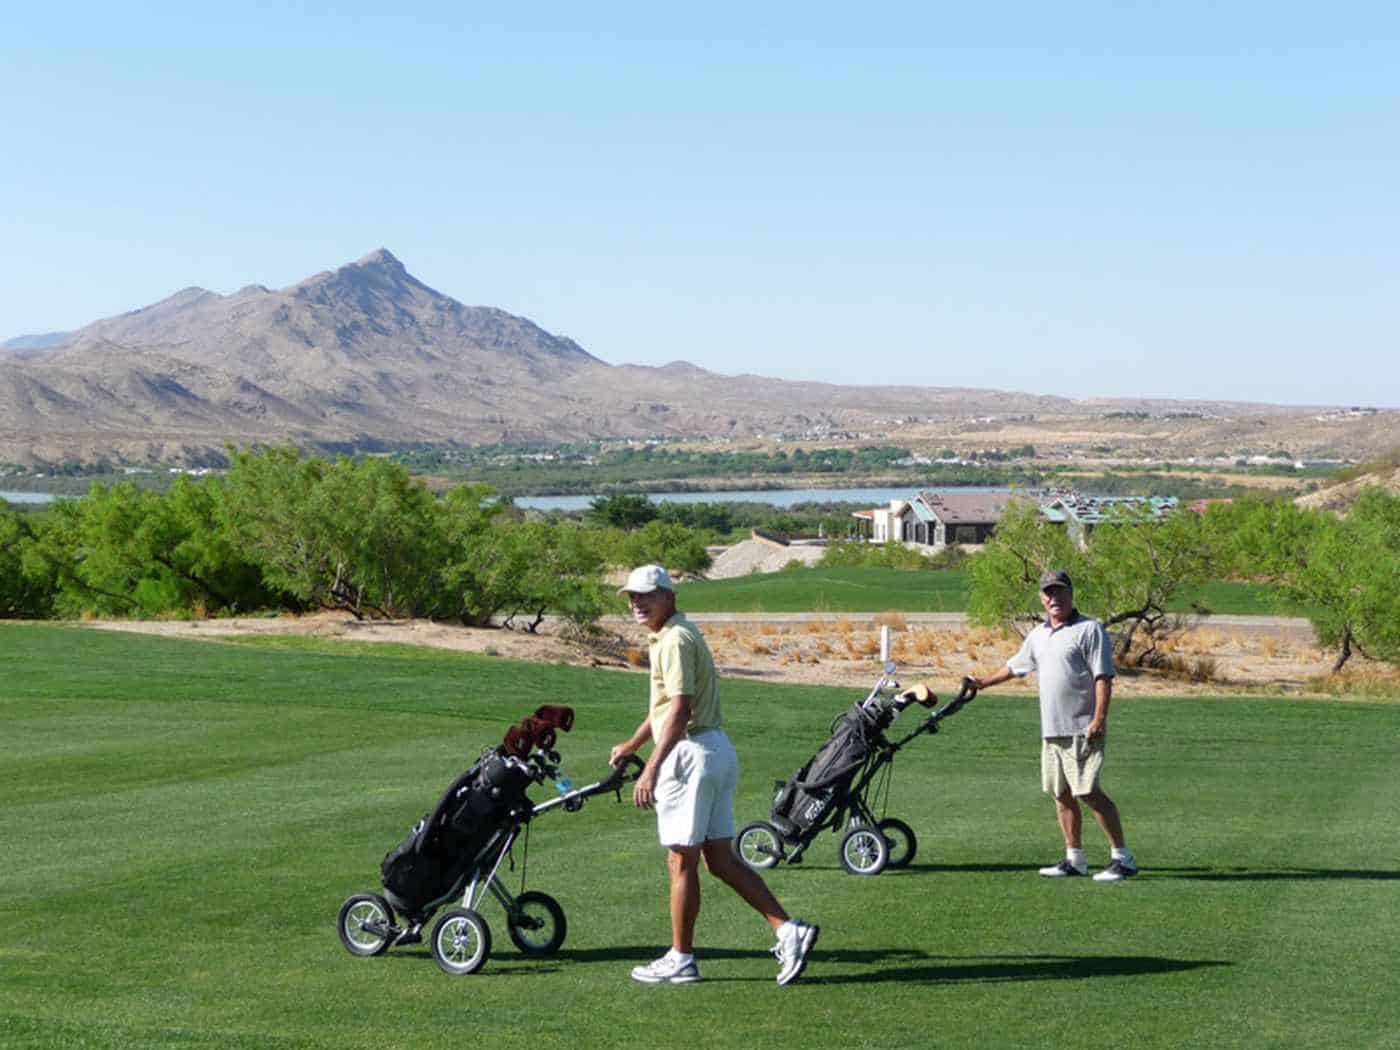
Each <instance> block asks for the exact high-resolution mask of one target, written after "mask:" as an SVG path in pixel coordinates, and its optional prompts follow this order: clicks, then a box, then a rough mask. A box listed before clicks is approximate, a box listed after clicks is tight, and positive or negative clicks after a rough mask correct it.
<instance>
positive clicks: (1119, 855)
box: [1113, 846, 1133, 860]
mask: <svg viewBox="0 0 1400 1050" xmlns="http://www.w3.org/2000/svg"><path fill="white" fill-rule="evenodd" d="M1113 859H1114V860H1132V859H1133V851H1132V850H1130V849H1129V848H1128V847H1127V846H1114V847H1113Z"/></svg>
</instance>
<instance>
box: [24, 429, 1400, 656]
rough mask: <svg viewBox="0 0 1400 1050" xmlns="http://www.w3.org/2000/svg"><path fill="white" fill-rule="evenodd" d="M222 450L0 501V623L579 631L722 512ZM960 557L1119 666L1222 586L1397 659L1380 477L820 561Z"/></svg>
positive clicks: (392, 466)
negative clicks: (1254, 591) (264, 619)
mask: <svg viewBox="0 0 1400 1050" xmlns="http://www.w3.org/2000/svg"><path fill="white" fill-rule="evenodd" d="M229 461H230V465H229V469H228V472H227V474H226V475H223V476H215V475H211V476H207V477H204V478H192V477H181V478H179V479H177V480H176V481H175V482H174V484H173V485H172V486H171V487H170V488H169V489H168V490H167V491H165V492H156V491H152V490H149V489H141V488H138V487H136V486H135V485H132V484H130V483H125V482H124V483H118V484H113V485H107V486H103V485H93V486H92V487H91V488H90V490H89V492H88V494H87V495H86V496H84V497H83V498H81V499H77V500H62V501H59V502H58V503H56V504H55V505H54V506H53V507H52V508H51V509H50V510H48V511H46V512H44V513H40V514H32V513H30V514H23V513H17V512H11V511H7V510H0V617H28V618H44V617H74V618H76V617H83V616H98V617H103V616H112V617H126V616H130V617H141V618H154V617H161V616H188V615H194V616H204V615H208V616H217V615H228V614H234V613H245V614H246V613H252V612H257V611H262V610H288V611H311V610H318V609H339V610H344V611H346V612H349V613H351V614H352V615H354V616H357V617H393V618H405V617H429V618H433V619H439V620H448V621H457V622H460V623H463V624H467V625H484V624H489V623H501V622H505V623H508V624H514V623H516V622H517V621H518V622H519V623H520V624H521V625H522V626H524V627H526V628H528V629H532V630H533V629H534V628H536V627H538V625H539V624H540V622H541V621H542V619H543V617H544V616H545V615H546V614H550V615H555V616H559V617H561V618H563V619H565V620H567V621H569V622H570V623H572V624H575V625H578V626H588V625H591V624H593V623H594V622H595V621H596V620H597V618H598V617H599V616H600V615H601V614H602V613H603V612H604V611H605V610H606V609H607V608H608V607H609V603H610V601H611V600H612V595H611V592H610V589H609V588H608V587H607V586H605V584H604V582H603V579H604V575H605V573H606V572H607V571H608V570H609V569H612V568H620V567H626V566H630V565H637V564H642V563H644V562H660V563H662V564H665V565H667V566H668V567H670V568H672V569H673V570H678V571H681V572H684V573H692V574H696V573H702V572H703V571H704V570H705V569H706V568H708V566H709V562H710V559H709V555H708V554H707V553H706V549H705V544H706V540H707V539H714V538H716V536H717V534H718V533H719V532H720V531H722V530H723V529H725V528H729V527H732V526H733V524H734V513H735V512H734V510H733V509H732V508H726V507H724V506H715V505H707V504H662V505H661V506H660V507H657V506H656V505H654V504H652V503H650V502H649V501H647V500H646V499H645V498H643V497H640V496H607V497H600V498H598V499H595V500H594V501H593V504H592V506H591V508H590V510H589V511H588V512H586V513H585V514H584V516H583V519H584V520H582V521H580V520H576V519H571V518H568V517H565V516H562V515H555V516H552V517H550V518H548V519H544V520H540V519H538V518H535V519H531V518H528V517H527V516H526V515H525V514H524V513H522V512H521V511H519V510H518V509H517V508H515V507H513V506H512V505H511V504H510V503H509V501H501V500H499V499H498V498H497V497H496V494H495V492H494V491H493V490H492V489H491V488H489V487H487V486H485V485H470V484H463V485H458V486H456V487H454V488H452V489H450V490H448V491H447V492H446V493H444V494H442V495H441V496H439V495H435V494H434V493H433V492H432V491H430V490H429V489H428V488H427V487H426V486H424V485H423V484H422V483H421V482H419V481H415V480H414V479H413V478H412V476H411V475H410V474H409V473H408V471H407V469H406V468H405V467H403V466H402V465H401V464H398V463H395V462H392V461H391V460H389V459H387V458H372V459H360V460H355V459H350V458H342V459H338V460H335V461H328V460H325V459H321V458H317V457H314V456H308V455H305V454H303V453H302V452H300V451H298V450H296V449H293V448H272V449H259V450H248V451H237V450H230V451H229ZM821 517H822V518H823V519H824V518H825V515H821ZM839 522H840V518H839V516H832V517H831V518H830V520H829V522H827V523H828V524H830V525H831V526H832V528H833V531H834V529H835V528H836V527H837V526H838V525H839ZM775 523H776V524H779V525H781V524H782V522H781V520H775ZM793 524H797V523H796V522H793ZM964 559H966V570H967V571H968V573H969V583H970V586H969V607H968V613H969V617H970V618H971V619H972V620H973V622H976V623H983V624H1002V625H1010V626H1021V627H1024V625H1025V623H1027V622H1028V621H1029V619H1030V618H1032V617H1035V616H1038V615H1039V614H1040V612H1041V609H1040V607H1039V604H1038V601H1037V599H1036V587H1035V584H1036V581H1037V580H1038V579H1039V576H1040V573H1041V572H1042V571H1043V569H1045V568H1046V567H1050V566H1054V567H1059V568H1065V569H1067V570H1068V571H1069V572H1070V573H1071V575H1072V576H1073V577H1074V579H1075V581H1076V601H1077V604H1078V605H1079V607H1080V608H1081V609H1083V610H1084V611H1086V612H1088V613H1090V614H1091V615H1094V616H1096V617H1097V618H1099V619H1101V620H1102V621H1103V622H1104V623H1105V625H1106V626H1108V628H1109V629H1110V631H1111V632H1112V633H1113V635H1114V638H1115V644H1116V646H1117V648H1118V653H1119V656H1120V659H1128V658H1130V657H1131V658H1132V659H1135V660H1137V661H1138V662H1141V663H1150V662H1151V661H1152V659H1153V657H1154V653H1155V652H1156V647H1157V645H1158V643H1159V642H1160V640H1161V639H1162V638H1163V637H1165V636H1166V634H1167V633H1168V632H1169V631H1171V630H1173V629H1175V627H1177V626H1178V624H1177V622H1176V621H1177V618H1175V617H1173V616H1172V615H1171V614H1169V612H1168V607H1169V605H1170V604H1172V602H1173V599H1174V598H1175V597H1176V596H1178V595H1180V594H1181V593H1183V592H1189V591H1192V590H1195V589H1198V588H1199V587H1201V586H1202V585H1203V584H1205V583H1207V582H1210V581H1212V580H1218V579H1230V578H1236V579H1247V580H1254V581H1258V582H1262V583H1266V584H1268V585H1269V586H1270V589H1271V592H1272V593H1273V594H1274V595H1275V596H1276V597H1277V598H1278V599H1279V600H1281V601H1284V602H1287V603H1289V604H1290V605H1291V606H1293V607H1299V608H1303V609H1305V610H1307V615H1308V616H1309V618H1310V619H1311V620H1312V623H1313V625H1314V627H1315V629H1316V633H1317V636H1318V640H1319V642H1320V644H1322V645H1324V646H1327V647H1331V648H1333V649H1334V650H1335V652H1336V662H1335V667H1336V668H1337V669H1340V668H1341V667H1342V666H1343V665H1344V664H1345V663H1346V662H1347V660H1348V659H1349V658H1350V657H1351V655H1352V654H1353V653H1357V652H1359V653H1362V654H1363V655H1365V656H1367V657H1370V658H1374V659H1379V660H1386V661H1392V662H1395V661H1400V496H1396V495H1393V494H1391V493H1389V492H1387V491H1385V490H1384V489H1381V488H1379V487H1371V488H1367V489H1365V490H1364V491H1363V493H1362V494H1361V496H1360V498H1359V499H1358V500H1357V501H1356V503H1355V504H1354V505H1353V506H1352V508H1351V509H1350V510H1349V511H1348V512H1347V513H1346V514H1345V515H1337V514H1334V513H1331V512H1329V511H1325V510H1316V509H1304V508H1300V507H1298V506H1296V505H1295V504H1294V503H1293V502H1291V501H1289V500H1286V499H1278V498H1269V497H1247V498H1243V499H1237V500H1234V501H1232V502H1228V503H1220V504H1216V505H1213V506H1211V507H1210V508H1209V509H1208V511H1207V512H1205V513H1195V512H1193V511H1191V510H1179V511H1177V512H1175V513H1173V514H1170V515H1168V516H1167V517H1166V518H1165V519H1162V520H1160V521H1151V522H1149V521H1146V520H1144V519H1141V518H1138V517H1136V516H1135V515H1134V512H1133V511H1132V510H1130V509H1124V510H1120V511H1118V512H1116V513H1115V514H1112V515H1110V516H1109V517H1108V519H1107V520H1105V521H1104V522H1103V523H1102V524H1100V525H1098V526H1097V527H1096V528H1095V530H1094V532H1093V535H1092V537H1091V538H1090V540H1089V542H1088V543H1087V545H1085V546H1083V547H1080V546H1077V545H1076V544H1075V543H1074V542H1072V541H1071V539H1070V538H1069V537H1068V535H1067V534H1066V533H1065V531H1064V529H1063V528H1062V527H1059V526H1056V525H1053V524H1051V523H1048V522H1047V521H1045V520H1044V519H1043V518H1042V517H1041V516H1040V514H1039V512H1038V508H1037V507H1036V505H1035V504H1034V503H1033V502H1032V501H1017V502H1013V504H1012V505H1011V506H1010V507H1009V508H1008V510H1007V512H1006V514H1005V515H1004V517H1003V518H1002V520H1001V522H1000V523H999V525H998V528H997V532H996V534H995V535H994V536H993V537H992V539H991V540H990V541H989V542H988V543H987V544H986V546H985V547H984V549H983V550H982V551H981V552H980V553H978V554H976V555H974V556H971V557H970V558H968V557H966V556H965V555H964V554H963V552H962V551H961V550H959V549H958V548H948V549H947V550H946V551H945V552H944V553H943V554H942V555H941V556H940V557H939V558H937V559H929V558H926V557H925V556H924V555H922V554H919V553H917V552H914V551H911V550H909V549H907V548H905V547H903V546H901V545H898V544H884V545H872V544H864V543H852V542H839V541H838V542H833V543H832V544H830V546H829V547H828V548H827V551H826V555H825V558H824V561H823V564H824V565H827V566H837V565H881V566H886V567H890V568H899V569H916V568H917V569H936V568H946V567H951V566H955V565H959V564H960V563H962V562H963V561H964ZM1203 611H1204V610H1203Z"/></svg>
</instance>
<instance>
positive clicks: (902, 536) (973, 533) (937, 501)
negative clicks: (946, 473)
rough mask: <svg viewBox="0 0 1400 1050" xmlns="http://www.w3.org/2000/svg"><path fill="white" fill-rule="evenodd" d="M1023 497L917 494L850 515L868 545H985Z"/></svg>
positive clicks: (986, 493) (972, 493) (948, 493)
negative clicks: (1013, 505)
mask: <svg viewBox="0 0 1400 1050" xmlns="http://www.w3.org/2000/svg"><path fill="white" fill-rule="evenodd" d="M1026 498H1027V497H1025V496H1022V495H1018V494H1016V493H1011V492H920V493H919V494H918V495H916V496H913V497H912V498H910V499H908V500H890V504H889V506H888V507H875V508H874V509H872V510H861V511H855V512H854V514H853V515H852V516H853V517H854V518H855V519H856V529H857V533H858V535H860V537H861V538H862V539H866V540H869V541H870V542H871V543H905V544H910V545H913V546H918V547H944V546H947V545H948V544H950V543H985V542H986V541H987V538H988V537H989V536H991V534H992V532H993V531H994V530H995V529H996V526H997V522H998V521H1000V520H1001V516H1002V514H1003V513H1004V512H1005V511H1006V508H1007V506H1008V504H1010V503H1011V501H1012V500H1014V499H1026Z"/></svg>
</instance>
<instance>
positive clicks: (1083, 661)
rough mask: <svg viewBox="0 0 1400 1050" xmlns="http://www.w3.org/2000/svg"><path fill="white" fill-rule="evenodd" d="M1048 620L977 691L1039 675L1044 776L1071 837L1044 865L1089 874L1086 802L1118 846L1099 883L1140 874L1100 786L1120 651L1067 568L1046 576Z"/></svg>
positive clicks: (1058, 874)
mask: <svg viewBox="0 0 1400 1050" xmlns="http://www.w3.org/2000/svg"><path fill="white" fill-rule="evenodd" d="M1040 602H1041V605H1043V606H1044V608H1045V616H1046V618H1045V620H1044V622H1042V623H1040V624H1039V625H1037V626H1036V628H1035V629H1034V630H1032V631H1031V633H1030V634H1028V635H1026V640H1025V642H1024V643H1022V645H1021V650H1020V652H1018V653H1017V654H1016V655H1015V656H1013V657H1012V658H1011V659H1010V660H1008V661H1007V664H1006V666H1005V667H1003V668H1002V669H1001V670H999V671H995V672H993V673H992V674H989V675H987V676H985V677H983V678H975V679H973V681H974V683H975V684H976V686H977V688H978V689H986V688H987V687H989V686H993V685H998V684H1000V683H1002V682H1005V681H1006V680H1007V679H1009V678H1012V677H1017V678H1020V677H1024V676H1025V675H1028V674H1030V673H1031V672H1032V671H1035V672H1038V674H1039V676H1040V729H1041V738H1042V739H1041V752H1040V780H1041V786H1042V787H1043V788H1044V789H1045V792H1046V794H1049V795H1052V796H1053V797H1054V799H1055V816H1056V819H1057V820H1058V821H1059V825H1060V831H1061V833H1062V834H1063V836H1064V840H1065V859H1064V860H1062V861H1060V862H1059V863H1058V864H1052V865H1050V866H1049V867H1045V868H1041V869H1040V874H1042V875H1044V876H1046V877H1048V878H1063V877H1065V876H1073V875H1085V874H1088V871H1089V865H1088V862H1087V861H1086V860H1085V859H1084V849H1083V842H1082V840H1081V837H1080V836H1081V829H1082V826H1083V817H1082V816H1081V813H1080V808H1079V804H1080V803H1081V802H1083V803H1084V805H1086V806H1088V807H1089V810H1090V812H1092V813H1093V814H1094V819H1095V820H1097V821H1098V824H1099V827H1100V828H1102V829H1103V833H1104V835H1105V836H1106V837H1107V838H1108V842H1109V846H1110V848H1111V850H1112V852H1111V855H1110V859H1109V863H1108V866H1107V867H1106V868H1104V869H1103V870H1102V871H1100V872H1099V873H1098V874H1096V875H1095V876H1094V881H1095V882H1119V881H1121V880H1123V879H1127V878H1131V877H1132V876H1134V875H1136V874H1137V872H1138V866H1137V860H1136V859H1135V858H1134V857H1133V852H1132V850H1130V849H1128V847H1127V844H1126V843H1125V842H1124V840H1123V821H1122V818H1121V817H1120V816H1119V815H1118V807H1117V805H1115V804H1114V801H1113V799H1111V798H1109V797H1108V795H1107V794H1106V793H1105V792H1104V790H1103V788H1102V787H1101V786H1100V785H1099V774H1100V772H1101V771H1102V769H1103V757H1104V740H1105V736H1106V734H1107V732H1108V704H1109V700H1110V699H1112V697H1113V650H1112V646H1111V645H1110V644H1109V640H1108V632H1107V631H1105V630H1104V628H1103V624H1101V623H1099V621H1098V620H1095V619H1092V618H1091V617H1088V616H1085V615H1084V614H1083V613H1081V612H1080V611H1079V610H1078V609H1076V608H1075V607H1074V584H1073V583H1072V582H1071V580H1070V578H1069V573H1067V572H1065V571H1064V570H1063V569H1051V570H1049V571H1047V572H1046V573H1045V574H1044V575H1042V576H1041V577H1040Z"/></svg>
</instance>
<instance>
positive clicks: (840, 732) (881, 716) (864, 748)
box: [769, 704, 897, 843]
mask: <svg viewBox="0 0 1400 1050" xmlns="http://www.w3.org/2000/svg"><path fill="white" fill-rule="evenodd" d="M896 713H897V712H896V711H895V709H894V708H892V707H889V706H878V707H877V706H875V705H870V704H854V705H853V706H852V707H851V709H850V710H849V711H847V712H846V713H845V714H844V715H843V716H841V718H840V720H839V721H838V723H837V724H836V727H835V728H834V729H833V730H832V733H831V736H830V737H828V738H827V741H826V743H825V744H823V745H822V746H821V748H820V749H819V750H818V751H817V753H816V754H815V755H813V756H812V758H811V760H810V761H809V762H808V763H807V764H806V765H805V766H803V767H802V768H801V769H799V770H798V771H797V772H796V773H794V774H793V775H792V776H790V777H788V779H787V782H786V783H784V784H783V785H781V786H780V787H779V788H778V790H777V792H776V794H775V796H774V799H773V812H772V816H771V817H770V818H769V822H770V823H771V824H772V825H773V827H775V828H776V829H777V830H778V832H779V834H781V835H782V836H783V838H784V839H786V840H787V841H789V842H794V843H796V842H800V841H802V840H803V838H804V837H805V836H806V835H807V834H808V833H810V832H811V831H812V829H814V828H816V827H817V826H818V825H820V824H821V823H822V821H823V820H825V819H826V816H827V814H828V813H830V812H831V809H832V807H833V806H835V805H838V804H840V803H842V802H844V800H845V798H846V795H847V793H848V792H849V791H850V789H851V781H852V780H853V779H855V775H856V774H857V773H858V772H859V771H860V769H861V767H863V766H864V765H865V763H866V762H867V761H868V760H869V758H870V756H871V755H872V754H873V753H874V752H875V749H876V748H878V747H879V746H880V745H881V743H882V742H883V741H884V730H885V728H886V727H887V726H888V725H889V724H890V722H891V721H893V719H894V716H895V714H896Z"/></svg>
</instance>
